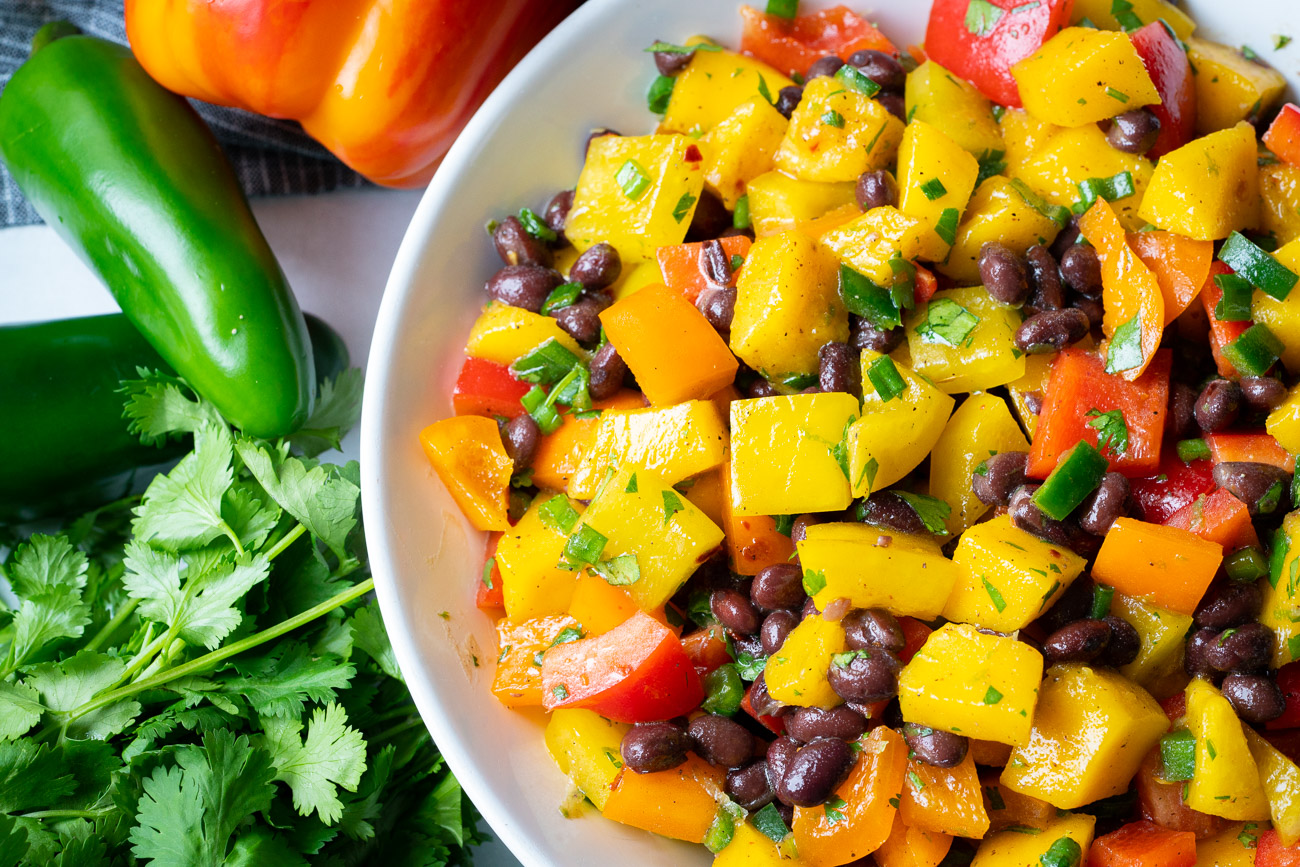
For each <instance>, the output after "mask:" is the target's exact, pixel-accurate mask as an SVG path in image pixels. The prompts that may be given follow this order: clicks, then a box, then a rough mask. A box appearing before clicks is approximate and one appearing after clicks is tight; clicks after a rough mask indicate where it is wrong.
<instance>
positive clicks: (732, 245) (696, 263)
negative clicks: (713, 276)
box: [655, 235, 753, 304]
mask: <svg viewBox="0 0 1300 867" xmlns="http://www.w3.org/2000/svg"><path fill="white" fill-rule="evenodd" d="M721 243H722V252H723V253H724V254H726V257H727V261H728V262H731V261H732V260H733V259H734V257H736V256H739V257H740V258H741V259H744V258H745V257H746V256H748V255H749V247H750V245H751V244H752V243H753V241H751V240H749V236H748V235H733V236H731V237H730V238H723V239H722V241H721ZM703 250H704V242H703V241H695V242H693V243H690V244H668V245H666V246H663V247H660V248H659V250H658V251H657V252H656V253H655V259H656V260H658V262H659V273H660V274H661V275H663V278H664V285H666V286H668V287H670V288H672V289H675V290H677V291H678V292H680V293H682V296H683V297H684V298H685V299H686V300H687V301H689V302H691V303H692V304H694V303H695V301H696V299H698V298H699V297H700V293H701V292H703V291H704V290H705V289H707V288H708V287H709V281H708V278H706V277H705V276H704V265H703V263H702V262H701V261H700V253H701V252H703ZM742 267H743V265H742ZM736 270H739V269H736Z"/></svg>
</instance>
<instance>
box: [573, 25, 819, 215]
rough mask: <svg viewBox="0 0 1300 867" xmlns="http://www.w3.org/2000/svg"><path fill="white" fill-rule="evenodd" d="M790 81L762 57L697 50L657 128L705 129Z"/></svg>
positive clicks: (681, 130) (791, 82) (669, 130)
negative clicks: (755, 98) (761, 58)
mask: <svg viewBox="0 0 1300 867" xmlns="http://www.w3.org/2000/svg"><path fill="white" fill-rule="evenodd" d="M695 41H697V42H702V41H704V40H695ZM792 84H794V82H793V81H791V80H790V79H788V78H786V77H785V76H784V75H782V74H781V73H779V72H777V71H776V70H775V69H773V68H772V67H770V66H768V65H767V64H766V63H764V62H763V61H761V60H756V59H754V58H752V57H746V56H745V55H743V54H736V53H734V52H731V51H697V52H695V54H694V55H693V56H692V57H691V62H690V64H689V65H688V66H687V67H686V69H685V71H683V72H682V73H681V74H680V75H678V76H677V80H676V81H675V82H674V84H673V95H672V97H671V98H670V99H669V100H668V110H667V111H666V112H665V113H664V119H663V122H662V123H661V124H660V125H659V129H660V131H662V132H681V133H706V132H708V131H709V130H711V129H713V128H714V127H715V126H717V125H718V124H720V123H722V122H723V121H724V120H726V119H727V117H729V116H730V115H731V114H732V113H734V112H735V111H736V109H737V108H739V107H740V106H741V105H744V104H745V103H746V102H749V101H750V100H751V99H753V98H754V97H759V98H761V99H763V100H765V101H766V102H768V103H769V104H770V103H771V100H770V99H767V96H766V95H765V94H764V91H767V93H768V94H771V95H772V96H775V95H776V94H777V93H778V92H779V91H780V90H781V88H783V87H789V86H790V85H792ZM566 233H567V232H566Z"/></svg>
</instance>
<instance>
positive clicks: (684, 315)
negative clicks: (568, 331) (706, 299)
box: [600, 286, 740, 406]
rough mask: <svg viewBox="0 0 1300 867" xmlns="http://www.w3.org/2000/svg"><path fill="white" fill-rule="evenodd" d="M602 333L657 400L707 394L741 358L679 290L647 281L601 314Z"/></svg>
mask: <svg viewBox="0 0 1300 867" xmlns="http://www.w3.org/2000/svg"><path fill="white" fill-rule="evenodd" d="M600 321H601V323H602V324H603V325H604V326H605V335H606V336H607V337H608V338H609V342H610V343H612V344H614V346H615V348H617V349H618V354H619V355H620V356H622V358H623V361H625V362H626V363H627V366H628V369H629V370H631V371H632V375H633V376H635V377H636V381H637V384H638V385H640V386H641V390H642V391H643V392H645V395H646V397H648V398H649V399H650V402H651V403H652V404H654V405H655V406H671V405H673V404H676V403H681V402H683V401H687V400H695V399H700V400H703V399H704V398H707V397H709V396H710V395H712V394H713V393H714V392H716V391H718V390H719V389H721V388H722V387H723V386H725V385H728V384H730V383H731V382H732V381H733V380H734V379H735V378H736V370H737V369H739V367H740V362H738V361H736V356H734V355H732V354H731V350H730V349H729V348H727V342H726V341H725V340H723V339H722V337H721V336H719V335H718V332H717V331H716V330H715V329H714V328H713V326H712V325H710V324H709V321H708V320H707V319H705V318H704V314H703V313H701V312H700V311H698V310H696V309H695V305H694V304H692V303H691V302H689V301H687V300H686V299H685V298H684V297H682V294H681V293H680V292H678V291H677V290H675V289H671V288H669V287H668V286H647V287H645V288H644V289H641V290H640V291H638V292H634V293H633V294H631V295H629V296H627V297H626V298H624V299H623V300H621V301H618V302H616V303H615V304H614V306H612V307H609V308H607V309H606V310H605V311H604V312H603V313H601V314H600Z"/></svg>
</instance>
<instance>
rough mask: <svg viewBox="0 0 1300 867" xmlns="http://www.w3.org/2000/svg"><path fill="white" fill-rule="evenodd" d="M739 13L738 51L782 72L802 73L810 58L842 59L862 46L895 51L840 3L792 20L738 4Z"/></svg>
mask: <svg viewBox="0 0 1300 867" xmlns="http://www.w3.org/2000/svg"><path fill="white" fill-rule="evenodd" d="M740 15H741V17H742V18H744V19H745V31H744V34H743V35H742V36H741V38H740V50H741V52H743V53H744V54H748V55H750V56H751V57H757V58H758V59H759V60H762V61H764V62H765V63H768V64H770V65H771V66H774V67H776V68H777V69H779V70H780V71H781V72H784V73H785V74H786V75H794V74H795V73H798V74H799V75H803V74H804V73H805V72H807V71H808V67H809V66H812V64H813V61H815V60H817V58H819V57H821V56H823V55H825V54H834V55H836V56H838V57H840V58H841V59H845V58H847V57H848V56H849V55H850V54H852V53H853V52H855V51H862V50H864V49H873V50H876V51H884V52H885V53H887V54H897V53H898V51H897V49H895V48H894V43H892V42H890V41H889V39H888V38H886V36H885V34H883V33H881V32H880V31H879V30H877V29H876V28H875V27H874V26H872V24H871V23H870V22H869V21H867V20H865V19H864V18H862V17H860V16H858V15H856V14H854V13H853V12H850V11H849V10H848V9H847V8H845V7H844V6H833V7H831V8H830V9H823V10H821V11H820V12H812V13H808V14H805V15H797V16H795V17H794V19H788V18H782V17H780V16H778V15H769V14H767V13H766V12H760V11H758V10H757V9H755V8H753V7H752V6H741V7H740Z"/></svg>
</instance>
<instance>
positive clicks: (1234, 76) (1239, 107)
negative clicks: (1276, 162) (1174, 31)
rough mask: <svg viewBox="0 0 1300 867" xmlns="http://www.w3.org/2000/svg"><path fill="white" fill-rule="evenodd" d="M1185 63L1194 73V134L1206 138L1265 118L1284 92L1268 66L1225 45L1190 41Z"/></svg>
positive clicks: (1280, 79) (1283, 82)
mask: <svg viewBox="0 0 1300 867" xmlns="http://www.w3.org/2000/svg"><path fill="white" fill-rule="evenodd" d="M1186 41H1187V59H1188V60H1189V61H1191V64H1192V69H1194V70H1195V71H1196V75H1195V76H1194V77H1193V79H1192V80H1193V81H1194V82H1195V83H1196V134H1197V135H1207V134H1209V133H1212V132H1218V131H1219V130H1221V129H1228V128H1230V127H1233V126H1236V125H1237V124H1238V123H1241V122H1242V121H1246V120H1251V119H1253V118H1255V117H1263V116H1266V115H1267V114H1268V111H1269V109H1271V108H1272V107H1273V106H1274V105H1275V104H1276V103H1277V101H1278V100H1279V99H1280V98H1281V97H1282V92H1283V91H1284V90H1286V79H1285V78H1283V77H1282V73H1280V72H1278V71H1277V70H1276V69H1274V68H1273V67H1271V66H1268V65H1267V64H1264V63H1259V62H1257V61H1254V60H1248V59H1247V58H1246V56H1245V55H1244V54H1242V53H1241V52H1240V51H1238V50H1237V49H1235V48H1230V47H1228V46H1227V45H1220V44H1219V43H1217V42H1210V41H1209V40H1208V39H1198V38H1196V37H1194V36H1193V37H1191V38H1189V39H1187V40H1186Z"/></svg>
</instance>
